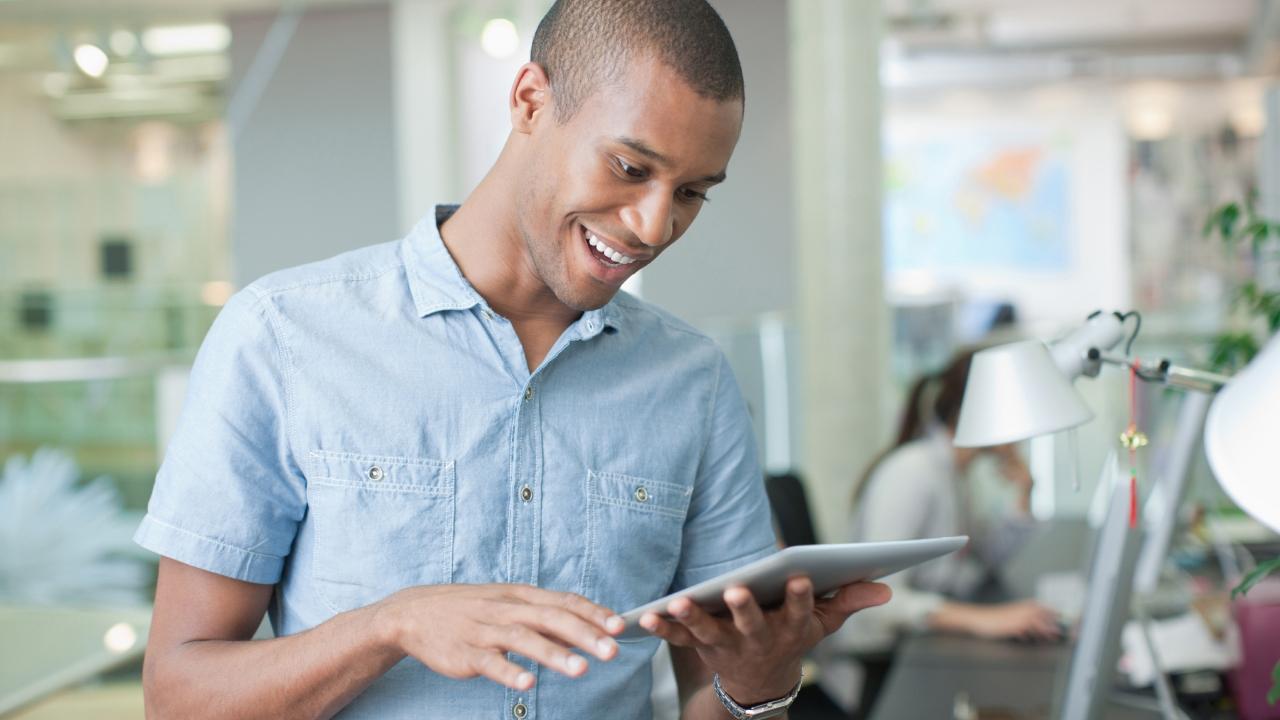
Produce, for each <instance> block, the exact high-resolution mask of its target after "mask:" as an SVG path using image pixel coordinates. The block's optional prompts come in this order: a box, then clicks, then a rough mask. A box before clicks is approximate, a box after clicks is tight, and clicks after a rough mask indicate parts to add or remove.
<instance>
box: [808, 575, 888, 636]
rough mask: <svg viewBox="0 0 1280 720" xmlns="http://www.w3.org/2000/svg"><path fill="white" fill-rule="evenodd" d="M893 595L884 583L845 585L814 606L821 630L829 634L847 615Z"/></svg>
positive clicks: (841, 623) (881, 601) (879, 603)
mask: <svg viewBox="0 0 1280 720" xmlns="http://www.w3.org/2000/svg"><path fill="white" fill-rule="evenodd" d="M891 597H893V591H892V590H890V589H889V586H888V585H885V584H884V583H873V582H858V583H853V584H852V585H845V586H844V587H842V588H840V591H839V592H837V593H836V594H835V596H833V597H829V598H826V599H825V600H819V601H818V603H817V606H816V610H817V613H816V614H817V616H818V619H819V620H820V621H821V622H822V627H823V630H824V631H825V632H826V633H827V634H828V635H830V634H831V633H833V632H835V631H836V630H838V629H840V626H841V625H843V624H844V621H845V620H847V619H849V616H850V615H852V614H854V613H856V612H858V611H859V610H865V609H866V608H869V607H875V606H877V605H883V604H885V603H887V602H889V598H891Z"/></svg>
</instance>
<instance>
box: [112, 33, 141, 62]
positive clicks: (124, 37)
mask: <svg viewBox="0 0 1280 720" xmlns="http://www.w3.org/2000/svg"><path fill="white" fill-rule="evenodd" d="M109 44H110V45H111V52H113V53H115V54H116V57H126V58H127V57H131V56H132V55H133V52H134V51H135V50H137V49H138V36H137V35H134V34H133V33H132V32H130V31H128V30H116V31H115V32H113V33H111V40H110V43H109Z"/></svg>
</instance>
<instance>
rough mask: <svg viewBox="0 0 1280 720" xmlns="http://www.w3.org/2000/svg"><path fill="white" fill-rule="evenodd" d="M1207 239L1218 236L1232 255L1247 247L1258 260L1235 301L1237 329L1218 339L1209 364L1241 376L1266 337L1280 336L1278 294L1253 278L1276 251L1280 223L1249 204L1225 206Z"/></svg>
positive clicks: (1208, 227) (1212, 217)
mask: <svg viewBox="0 0 1280 720" xmlns="http://www.w3.org/2000/svg"><path fill="white" fill-rule="evenodd" d="M1204 235H1205V237H1213V236H1217V237H1218V238H1219V239H1220V240H1221V241H1222V242H1223V244H1224V245H1226V246H1227V248H1228V250H1230V251H1232V252H1237V253H1239V252H1240V250H1241V247H1242V246H1245V245H1247V246H1248V249H1249V251H1250V255H1251V257H1252V258H1253V260H1254V262H1251V263H1247V264H1245V269H1244V272H1243V273H1241V276H1240V277H1239V278H1238V282H1239V287H1238V288H1237V289H1236V290H1235V292H1234V293H1233V297H1232V309H1233V310H1235V311H1237V320H1238V323H1239V325H1238V326H1237V327H1233V328H1230V329H1228V330H1225V331H1223V332H1222V333H1219V334H1218V335H1217V337H1215V338H1214V341H1213V349H1212V350H1211V352H1210V358H1209V362H1210V363H1211V364H1212V365H1213V367H1214V368H1215V369H1217V370H1232V371H1234V370H1239V369H1240V368H1242V367H1244V366H1245V365H1246V364H1248V362H1249V361H1250V360H1252V359H1253V357H1254V356H1255V355H1257V354H1258V351H1259V350H1260V349H1261V348H1262V345H1263V344H1264V341H1265V339H1266V337H1270V336H1271V335H1273V334H1275V333H1276V332H1280V289H1270V288H1264V287H1262V285H1261V284H1259V282H1258V278H1257V277H1256V275H1255V273H1256V270H1255V268H1256V267H1257V260H1258V259H1259V258H1264V257H1265V256H1266V255H1267V253H1269V252H1274V251H1275V249H1276V248H1275V246H1274V243H1273V241H1276V240H1280V222H1276V221H1273V220H1269V219H1266V218H1263V217H1262V216H1260V215H1259V214H1258V212H1257V208H1256V207H1255V205H1254V201H1253V198H1249V199H1248V200H1246V201H1244V202H1243V203H1237V202H1230V203H1226V204H1225V205H1222V206H1220V207H1219V208H1217V209H1216V210H1214V211H1213V212H1212V213H1210V214H1209V218H1208V220H1206V221H1205V224H1204ZM1264 327H1265V331H1264V330H1262V328H1264Z"/></svg>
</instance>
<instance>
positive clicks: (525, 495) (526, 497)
mask: <svg viewBox="0 0 1280 720" xmlns="http://www.w3.org/2000/svg"><path fill="white" fill-rule="evenodd" d="M520 499H521V500H523V501H525V502H529V501H530V500H532V499H533V488H531V487H529V486H528V485H525V486H524V487H522V488H520Z"/></svg>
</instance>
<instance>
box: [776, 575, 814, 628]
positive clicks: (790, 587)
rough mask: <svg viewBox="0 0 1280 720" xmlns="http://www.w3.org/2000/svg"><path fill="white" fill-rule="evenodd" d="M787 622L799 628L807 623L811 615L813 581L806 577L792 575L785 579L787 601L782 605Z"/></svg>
mask: <svg viewBox="0 0 1280 720" xmlns="http://www.w3.org/2000/svg"><path fill="white" fill-rule="evenodd" d="M783 612H784V613H785V615H786V618H787V624H788V625H790V626H791V627H792V628H801V627H804V626H805V625H808V624H809V618H811V617H812V616H813V583H812V582H810V581H809V578H807V577H793V578H791V579H790V580H788V581H787V602H786V604H785V605H783Z"/></svg>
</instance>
